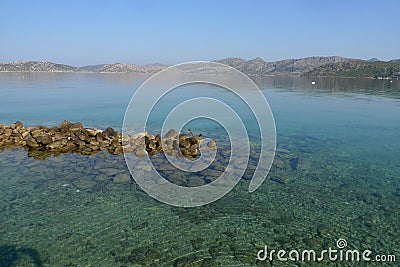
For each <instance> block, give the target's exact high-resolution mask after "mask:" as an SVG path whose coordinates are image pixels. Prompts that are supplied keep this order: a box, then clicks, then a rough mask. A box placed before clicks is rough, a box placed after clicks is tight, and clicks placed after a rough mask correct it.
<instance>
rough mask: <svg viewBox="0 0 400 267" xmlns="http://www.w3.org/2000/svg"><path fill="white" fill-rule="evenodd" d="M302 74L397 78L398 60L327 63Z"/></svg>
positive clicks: (399, 73) (399, 71) (399, 63)
mask: <svg viewBox="0 0 400 267" xmlns="http://www.w3.org/2000/svg"><path fill="white" fill-rule="evenodd" d="M303 75H304V76H340V77H362V78H374V79H377V78H378V79H399V78H400V62H399V61H398V60H392V61H387V62H386V61H363V60H352V61H347V62H336V63H329V64H325V65H322V66H320V67H317V68H315V69H313V70H311V71H308V72H306V73H304V74H303Z"/></svg>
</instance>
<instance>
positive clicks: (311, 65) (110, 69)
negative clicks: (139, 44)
mask: <svg viewBox="0 0 400 267" xmlns="http://www.w3.org/2000/svg"><path fill="white" fill-rule="evenodd" d="M215 62H219V63H222V64H226V65H229V66H231V67H234V68H236V69H238V70H240V71H242V72H243V73H245V74H247V75H258V76H264V75H287V74H289V75H302V76H341V77H364V78H385V79H386V78H391V79H399V78H400V59H394V60H390V61H380V60H378V59H377V58H372V59H370V60H360V59H351V58H345V57H338V56H332V57H307V58H300V59H285V60H280V61H275V62H266V61H264V60H263V59H262V58H259V57H258V58H255V59H251V60H245V59H241V58H225V59H221V60H215ZM166 67H168V65H164V64H151V65H135V64H127V63H114V64H100V65H90V66H84V67H74V66H69V65H64V64H56V63H52V62H47V61H40V62H38V61H14V62H0V72H98V73H127V72H133V73H148V74H152V73H156V72H158V71H160V70H162V69H164V68H166Z"/></svg>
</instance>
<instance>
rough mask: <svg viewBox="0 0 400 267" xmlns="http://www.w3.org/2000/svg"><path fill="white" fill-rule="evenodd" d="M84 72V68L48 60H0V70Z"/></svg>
mask: <svg viewBox="0 0 400 267" xmlns="http://www.w3.org/2000/svg"><path fill="white" fill-rule="evenodd" d="M1 71H8V72H86V70H84V69H81V68H78V67H73V66H69V65H64V64H56V63H52V62H48V61H14V62H0V72H1Z"/></svg>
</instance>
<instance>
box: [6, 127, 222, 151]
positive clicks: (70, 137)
mask: <svg viewBox="0 0 400 267" xmlns="http://www.w3.org/2000/svg"><path fill="white" fill-rule="evenodd" d="M202 141H203V140H202V135H201V134H199V135H195V134H194V133H193V131H191V130H189V131H188V134H186V133H178V132H176V131H175V130H173V129H171V130H169V131H168V132H167V133H166V134H165V135H163V137H161V136H160V135H153V134H149V133H148V132H141V133H135V134H124V135H122V134H121V133H120V132H117V131H115V130H114V129H113V128H107V129H105V130H101V129H95V128H84V127H83V125H82V123H81V122H76V123H72V122H69V121H63V122H62V123H61V124H60V125H58V126H55V127H51V128H48V127H45V126H27V127H25V126H24V125H23V123H22V122H20V121H17V122H15V123H12V124H9V125H5V124H0V150H1V149H4V148H12V147H22V148H24V149H25V150H27V151H28V155H29V156H32V157H34V158H37V159H43V158H46V157H48V156H50V155H55V156H57V155H59V154H61V153H68V152H74V153H80V154H83V155H91V154H95V153H98V152H100V151H108V152H109V153H111V154H114V155H117V154H122V153H135V155H136V156H138V157H143V156H145V155H146V153H147V154H149V155H154V154H155V153H157V152H159V153H169V154H176V155H177V156H185V157H188V158H196V157H197V156H198V155H199V153H200V152H199V146H200V144H201V143H202ZM205 147H206V148H207V149H215V148H216V141H215V140H212V141H210V142H208V143H207V146H205Z"/></svg>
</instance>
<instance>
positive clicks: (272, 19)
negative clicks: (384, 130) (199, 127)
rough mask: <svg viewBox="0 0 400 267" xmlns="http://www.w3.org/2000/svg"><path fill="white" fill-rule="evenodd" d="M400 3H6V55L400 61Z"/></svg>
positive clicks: (0, 37) (2, 12) (0, 19)
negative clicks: (340, 57)
mask: <svg viewBox="0 0 400 267" xmlns="http://www.w3.org/2000/svg"><path fill="white" fill-rule="evenodd" d="M399 16H400V1H397V0H391V1H390V0H383V1H378V0H376V1H369V0H359V1H356V0H353V1H352V0H347V1H346V0H331V1H325V0H309V1H306V0H304V1H301V0H299V1H286V0H283V1H280V0H275V1H268V0H264V1H233V0H231V1H218V0H214V1H204V0H202V1H133V0H132V1H100V0H98V1H56V0H52V1H40V0H39V1H32V0H31V1H18V0H16V1H1V2H0V61H14V60H18V59H28V60H49V61H53V62H58V63H66V64H71V65H76V66H82V65H86V64H99V63H113V62H128V63H138V64H146V63H155V62H160V63H169V64H174V63H180V62H185V61H191V60H212V59H219V58H224V57H242V58H246V59H250V58H255V57H258V56H259V57H262V58H263V59H265V60H267V61H273V60H279V59H285V58H299V57H307V56H313V55H321V56H328V55H340V56H345V57H353V58H362V59H368V58H372V57H378V58H380V59H383V60H387V59H392V58H400V30H399V29H400V28H399V25H400V24H399V23H400V19H399V18H400V17H399Z"/></svg>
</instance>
